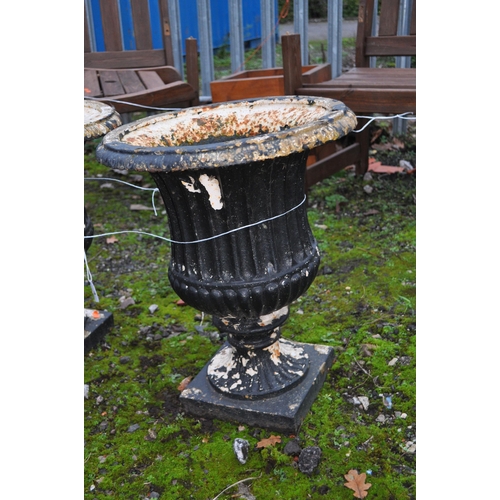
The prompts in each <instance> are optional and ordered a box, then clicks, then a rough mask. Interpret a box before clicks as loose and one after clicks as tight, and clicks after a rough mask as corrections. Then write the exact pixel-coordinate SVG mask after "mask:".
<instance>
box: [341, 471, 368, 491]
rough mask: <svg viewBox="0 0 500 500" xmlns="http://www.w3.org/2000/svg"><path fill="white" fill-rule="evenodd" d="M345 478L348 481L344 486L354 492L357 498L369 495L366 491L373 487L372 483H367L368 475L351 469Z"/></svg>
mask: <svg viewBox="0 0 500 500" xmlns="http://www.w3.org/2000/svg"><path fill="white" fill-rule="evenodd" d="M344 477H345V478H346V479H347V483H344V486H347V488H349V489H351V490H353V491H354V493H353V495H354V496H355V497H356V498H365V497H366V496H367V495H368V492H367V491H366V490H367V489H368V488H370V487H371V483H365V480H366V474H365V473H364V472H363V473H361V474H358V471H357V470H354V469H351V470H350V471H349V472H348V473H347V474H345V475H344Z"/></svg>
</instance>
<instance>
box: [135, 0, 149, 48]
mask: <svg viewBox="0 0 500 500" xmlns="http://www.w3.org/2000/svg"><path fill="white" fill-rule="evenodd" d="M130 5H131V7H132V16H133V18H134V35H135V47H136V50H147V49H152V48H153V42H152V40H151V26H150V19H149V8H148V2H145V1H144V0H130Z"/></svg>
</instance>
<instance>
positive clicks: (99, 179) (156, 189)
mask: <svg viewBox="0 0 500 500" xmlns="http://www.w3.org/2000/svg"><path fill="white" fill-rule="evenodd" d="M83 180H85V181H112V182H121V183H122V184H126V185H127V186H131V187H133V188H136V189H142V190H143V191H152V193H151V205H152V206H153V210H154V212H155V215H158V212H157V211H156V206H155V193H156V192H157V191H158V193H159V192H160V190H159V189H158V188H145V187H141V186H136V185H135V184H130V182H125V181H121V180H120V179H113V178H111V177H85V178H84V179H83Z"/></svg>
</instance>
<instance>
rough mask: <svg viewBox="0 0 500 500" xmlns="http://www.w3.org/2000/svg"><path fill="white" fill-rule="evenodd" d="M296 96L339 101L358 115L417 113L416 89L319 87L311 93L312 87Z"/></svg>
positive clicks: (306, 88) (301, 89)
mask: <svg viewBox="0 0 500 500" xmlns="http://www.w3.org/2000/svg"><path fill="white" fill-rule="evenodd" d="M296 94H298V95H315V96H319V97H329V98H331V99H337V100H339V101H342V102H343V103H344V104H345V105H346V106H347V107H348V108H351V110H352V111H354V113H356V114H364V113H394V114H397V113H405V112H413V113H415V112H416V100H417V99H416V91H415V89H397V88H389V89H388V88H378V89H377V88H372V89H358V88H352V87H351V88H321V87H319V86H317V87H314V91H313V92H311V87H303V88H299V89H297V91H296Z"/></svg>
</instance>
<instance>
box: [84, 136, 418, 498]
mask: <svg viewBox="0 0 500 500" xmlns="http://www.w3.org/2000/svg"><path fill="white" fill-rule="evenodd" d="M97 176H102V177H111V178H116V179H118V180H124V181H127V182H130V183H131V184H134V185H141V186H142V187H147V186H148V185H149V186H150V187H154V186H153V183H152V181H151V180H150V179H149V178H148V176H147V174H144V175H143V176H142V180H140V179H139V178H133V181H132V180H131V179H130V176H128V177H123V176H122V175H119V174H117V173H115V172H113V171H110V170H109V169H108V168H106V167H104V166H102V165H100V164H98V163H97V162H96V161H95V157H94V155H93V148H92V145H88V146H87V148H86V154H85V177H87V178H88V177H97ZM105 182H107V183H109V184H112V185H113V186H114V188H112V189H111V188H105V187H104V188H103V187H102V184H104V183H105ZM367 183H369V184H370V186H371V187H372V188H373V191H372V192H371V193H370V194H368V193H367V192H366V191H365V190H364V186H365V185H366V184H367ZM415 189H416V187H415V175H414V174H411V175H407V174H392V175H380V174H374V176H373V179H372V180H371V181H366V180H363V179H362V178H359V177H355V176H354V175H353V174H352V173H351V172H349V171H344V172H341V173H339V174H336V175H335V176H332V177H330V178H329V179H326V180H324V181H323V182H321V183H319V184H317V185H315V186H313V187H312V188H311V190H310V192H309V195H308V204H309V209H308V213H309V219H310V224H311V227H312V230H313V233H314V235H315V237H316V239H317V241H318V243H319V247H320V250H321V254H322V263H321V266H320V270H319V273H318V276H317V277H316V279H315V281H314V282H313V284H312V286H311V287H310V288H309V290H308V291H307V292H306V293H305V294H304V295H303V296H302V297H301V298H300V299H299V300H297V301H296V302H295V303H293V304H292V305H291V314H290V318H289V320H288V321H287V323H286V324H285V326H284V328H283V336H284V337H285V338H289V339H295V340H298V341H302V342H311V343H319V344H326V345H330V346H332V347H333V348H334V350H335V361H334V364H333V366H332V368H331V369H330V371H329V373H328V376H327V379H326V382H325V384H324V386H323V388H322V389H321V392H320V393H319V396H318V397H317V399H316V401H315V402H314V404H313V406H312V409H311V411H310V412H309V414H308V416H307V418H306V419H305V421H304V423H303V425H302V427H301V429H300V431H299V433H298V438H299V439H300V444H301V446H302V447H305V446H312V445H316V446H319V447H320V448H321V450H322V458H321V463H320V466H319V469H318V471H317V473H316V474H314V475H312V476H307V475H305V474H303V473H301V472H300V471H299V469H298V467H297V464H296V462H295V461H294V460H293V459H292V458H291V457H289V456H287V455H285V454H284V453H283V448H284V446H285V444H286V443H287V441H288V440H289V439H290V436H286V435H281V438H282V442H281V443H279V444H276V445H275V447H273V448H268V449H263V450H257V449H255V448H253V447H254V446H255V445H256V443H257V442H258V441H259V440H260V439H262V438H265V437H269V435H270V434H272V432H270V431H267V430H263V429H258V428H251V427H248V426H244V427H240V426H239V424H238V423H231V422H223V421H219V420H214V421H211V420H206V419H199V418H192V417H190V416H189V415H187V414H185V413H184V412H183V410H182V408H181V406H180V405H179V400H178V395H179V390H178V389H177V387H178V385H179V383H180V382H181V380H183V379H184V378H185V377H188V376H195V375H196V374H197V373H198V371H199V370H200V369H201V368H202V367H203V366H204V364H205V363H206V362H207V361H208V360H209V359H210V357H211V356H212V355H213V354H214V353H215V352H216V351H217V349H218V348H219V347H220V345H221V340H217V338H216V336H214V335H212V336H211V337H210V335H209V333H210V332H212V333H215V332H216V330H215V328H214V327H213V326H212V325H211V324H210V318H209V317H206V316H205V317H200V313H199V312H198V311H196V310H194V309H192V308H191V307H189V306H180V305H178V304H177V301H178V297H177V296H176V294H175V293H174V292H173V290H172V289H171V287H170V284H169V282H168V279H167V266H168V262H169V245H168V243H166V242H165V241H163V240H160V239H157V238H154V237H150V236H145V235H139V234H135V233H127V234H118V235H116V237H115V238H116V241H115V242H107V239H106V238H105V237H101V238H96V239H94V240H93V242H92V245H91V247H90V249H89V251H88V255H87V257H88V262H89V267H90V270H91V272H92V275H93V280H94V284H95V286H96V289H97V293H98V295H99V298H100V302H99V303H96V302H94V300H93V296H92V293H91V289H90V287H89V286H88V282H87V281H85V288H84V290H85V292H84V293H85V296H84V300H85V307H87V308H98V309H101V310H108V311H111V312H113V315H114V323H115V326H114V327H113V328H112V330H111V331H110V332H109V333H108V335H107V336H106V338H105V342H104V343H103V344H101V345H100V346H99V347H97V348H95V349H93V350H92V351H90V352H89V353H87V354H86V355H85V384H88V385H89V396H88V399H85V406H84V424H85V481H84V485H85V498H86V499H88V500H92V499H104V498H109V497H112V498H119V499H120V500H127V499H131V500H132V499H134V500H137V499H141V498H149V497H150V496H151V494H152V492H156V493H158V494H159V495H160V497H159V498H161V499H195V500H211V499H213V498H215V497H216V496H217V495H218V494H219V493H220V492H222V491H223V490H224V489H225V488H226V487H228V486H229V485H231V484H234V483H236V482H237V481H240V480H242V479H245V478H248V477H253V478H254V479H253V480H251V481H248V482H247V483H246V484H247V485H249V487H250V491H251V493H252V494H253V495H254V496H255V498H256V499H258V500H266V499H274V498H283V499H286V500H292V499H297V500H303V499H307V498H312V499H322V498H335V499H340V500H341V499H346V500H347V499H351V498H353V492H352V490H349V489H347V488H346V487H345V486H344V483H345V479H344V474H346V473H347V472H348V471H349V470H350V469H356V470H358V472H360V473H361V472H366V471H371V475H369V476H368V478H367V482H369V483H371V484H372V486H371V488H370V489H369V490H368V497H367V498H368V500H370V499H372V500H374V499H381V500H388V499H397V500H402V499H414V498H415V497H416V492H415V484H416V476H415V470H416V461H415V454H414V452H413V451H412V449H411V445H412V443H415V434H416V387H415V365H416V360H415V346H416V332H415V329H416V317H415V308H416V304H415V300H416V299H415V287H416V276H415V271H416V252H415V240H416V234H415V231H416V213H415V212H416V208H415ZM133 204H140V205H144V206H151V193H150V192H148V191H140V190H138V189H134V188H132V187H130V186H127V185H125V184H122V183H110V182H108V181H86V182H85V206H86V208H87V210H88V212H89V215H90V217H91V219H92V222H93V225H94V228H95V234H102V233H105V232H115V231H125V230H141V231H145V232H148V233H152V234H156V235H160V236H167V237H168V229H167V222H166V215H165V214H164V212H163V213H162V208H161V204H160V201H159V199H158V197H156V205H157V207H158V216H155V215H154V213H153V211H152V210H130V206H131V205H133ZM123 296H129V297H132V298H133V299H134V301H135V304H133V305H130V306H128V307H127V308H123V309H122V308H121V307H120V297H123ZM152 304H157V305H158V309H157V310H156V311H155V312H154V313H150V311H149V306H150V305H152ZM381 395H383V396H385V398H386V399H385V403H387V397H391V398H392V406H390V405H389V406H387V404H384V398H383V397H382V396H381ZM356 397H367V398H368V399H369V403H370V404H369V407H368V409H367V410H364V409H363V408H362V407H361V406H359V405H355V404H354V403H353V398H356ZM134 424H137V425H138V429H137V430H135V431H134V432H129V429H130V426H133V425H134ZM275 434H276V433H275ZM236 437H240V438H244V439H247V440H248V441H249V442H250V445H251V447H252V449H251V451H250V454H249V459H248V461H247V463H246V464H245V465H241V464H240V463H239V462H238V461H237V459H236V457H235V455H234V453H233V450H232V443H233V440H234V439H235V438H236ZM236 491H237V488H236V487H235V488H231V489H230V490H229V491H227V492H226V493H224V494H222V495H221V496H220V497H219V498H221V499H222V498H234V497H232V495H234V494H235V492H236ZM154 496H155V495H153V497H154Z"/></svg>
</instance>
